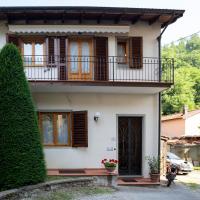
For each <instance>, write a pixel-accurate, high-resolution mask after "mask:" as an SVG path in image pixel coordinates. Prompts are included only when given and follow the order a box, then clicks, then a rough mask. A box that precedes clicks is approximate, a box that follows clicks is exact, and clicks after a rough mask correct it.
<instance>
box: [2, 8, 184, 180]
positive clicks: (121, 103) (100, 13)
mask: <svg viewBox="0 0 200 200" xmlns="http://www.w3.org/2000/svg"><path fill="white" fill-rule="evenodd" d="M183 13H184V11H183V10H169V9H143V8H103V7H1V8H0V48H1V47H2V46H3V45H4V44H6V42H12V43H14V44H15V45H16V46H18V48H19V50H20V51H21V54H22V57H23V60H24V70H25V73H26V75H27V79H28V80H29V83H30V88H31V91H32V96H33V99H34V103H35V107H36V109H37V112H38V118H39V125H40V129H41V134H42V139H43V144H44V151H45V159H46V164H47V168H48V169H49V170H58V173H59V170H60V169H65V170H66V171H67V170H69V169H70V170H83V171H84V170H87V169H96V170H98V169H101V168H102V164H101V160H102V159H103V158H108V159H109V158H111V159H117V160H119V165H118V169H117V172H118V175H131V176H135V175H137V176H141V177H148V176H149V169H148V165H147V162H146V161H145V156H148V155H150V156H153V155H154V156H158V155H159V151H160V150H159V149H160V92H161V91H163V90H165V89H167V88H169V87H170V86H171V85H172V84H173V81H174V80H173V73H174V71H173V70H174V69H173V67H174V61H173V59H170V58H169V59H161V58H160V39H161V36H162V33H163V32H161V29H162V28H163V30H165V29H166V27H167V26H168V25H170V24H172V23H174V22H175V21H176V20H177V19H178V18H179V17H182V15H183Z"/></svg>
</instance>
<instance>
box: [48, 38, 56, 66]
mask: <svg viewBox="0 0 200 200" xmlns="http://www.w3.org/2000/svg"><path fill="white" fill-rule="evenodd" d="M47 52H48V62H49V66H53V65H54V63H55V44H54V37H49V38H48V51H47Z"/></svg>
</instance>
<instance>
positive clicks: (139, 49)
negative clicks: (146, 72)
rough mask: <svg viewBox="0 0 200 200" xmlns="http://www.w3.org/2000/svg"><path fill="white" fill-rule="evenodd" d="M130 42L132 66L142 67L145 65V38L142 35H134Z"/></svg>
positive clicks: (130, 62)
mask: <svg viewBox="0 0 200 200" xmlns="http://www.w3.org/2000/svg"><path fill="white" fill-rule="evenodd" d="M129 42H130V60H129V66H130V68H136V69H140V68H142V66H143V40H142V37H132V38H130V40H129Z"/></svg>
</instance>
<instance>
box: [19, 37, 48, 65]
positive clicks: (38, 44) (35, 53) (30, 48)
mask: <svg viewBox="0 0 200 200" xmlns="http://www.w3.org/2000/svg"><path fill="white" fill-rule="evenodd" d="M21 47H22V54H23V55H24V65H25V66H43V65H44V55H45V44H44V39H33V40H30V39H28V38H25V39H22V44H21Z"/></svg>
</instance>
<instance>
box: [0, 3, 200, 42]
mask: <svg viewBox="0 0 200 200" xmlns="http://www.w3.org/2000/svg"><path fill="white" fill-rule="evenodd" d="M1 6H101V7H136V8H168V9H184V10H185V14H184V16H183V17H182V18H181V19H179V20H178V21H177V22H175V23H174V24H172V25H170V26H169V27H168V28H167V30H166V31H165V33H164V35H163V39H162V43H163V44H168V43H170V42H172V41H176V40H178V39H179V38H183V37H185V36H188V35H191V34H193V33H195V32H198V31H200V23H199V21H200V10H199V8H200V1H199V0H167V1H165V0H0V7H1Z"/></svg>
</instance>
